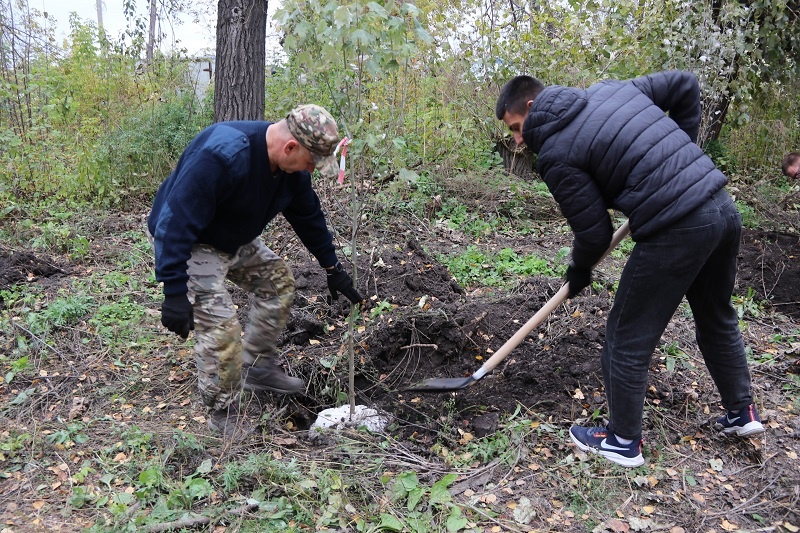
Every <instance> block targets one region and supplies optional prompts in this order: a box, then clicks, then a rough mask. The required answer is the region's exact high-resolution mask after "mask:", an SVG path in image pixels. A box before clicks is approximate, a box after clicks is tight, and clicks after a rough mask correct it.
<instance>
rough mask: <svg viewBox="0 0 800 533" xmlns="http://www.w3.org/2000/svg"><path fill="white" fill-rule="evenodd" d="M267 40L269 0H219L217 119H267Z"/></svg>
mask: <svg viewBox="0 0 800 533" xmlns="http://www.w3.org/2000/svg"><path fill="white" fill-rule="evenodd" d="M266 39H267V1H266V0H219V5H218V11H217V71H216V73H215V74H214V121H215V122H220V121H223V120H264V84H265V74H264V72H265V67H266V44H265V43H266Z"/></svg>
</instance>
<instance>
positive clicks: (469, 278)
mask: <svg viewBox="0 0 800 533" xmlns="http://www.w3.org/2000/svg"><path fill="white" fill-rule="evenodd" d="M438 259H439V260H440V261H441V262H442V263H443V264H444V265H445V266H447V268H448V269H449V270H450V273H451V274H452V275H453V276H454V277H455V278H456V280H458V282H459V283H460V284H461V285H463V286H465V287H470V286H473V285H483V286H487V287H508V286H510V285H513V284H515V283H516V282H517V281H519V280H520V279H521V278H525V277H530V276H536V275H540V276H549V277H558V276H561V275H563V273H564V270H565V268H566V267H565V266H561V267H557V266H553V265H551V264H550V262H548V261H547V260H546V259H542V258H541V257H538V256H536V255H535V254H527V255H520V254H517V252H515V251H514V250H513V249H512V248H503V249H502V250H500V251H499V252H497V253H494V254H491V253H485V252H482V251H481V250H480V249H479V248H478V247H477V246H469V247H468V248H467V249H466V251H464V252H463V253H461V254H458V255H450V256H448V255H444V254H442V255H440V256H439V257H438Z"/></svg>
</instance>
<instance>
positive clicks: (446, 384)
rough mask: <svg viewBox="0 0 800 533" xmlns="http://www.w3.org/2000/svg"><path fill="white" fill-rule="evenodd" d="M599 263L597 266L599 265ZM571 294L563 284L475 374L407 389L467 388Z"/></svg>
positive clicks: (624, 229)
mask: <svg viewBox="0 0 800 533" xmlns="http://www.w3.org/2000/svg"><path fill="white" fill-rule="evenodd" d="M629 231H630V228H629V227H628V221H627V220H626V221H625V222H624V223H623V224H622V225H621V226H620V227H619V229H617V231H616V232H614V236H613V237H612V238H611V245H610V246H609V247H608V250H606V251H605V253H604V254H603V256H602V257H601V258H600V259H599V260H598V261H597V263H600V261H602V260H603V259H605V257H606V256H607V255H608V254H609V253H611V250H613V249H614V248H616V247H617V245H618V244H619V243H620V242H622V240H623V239H624V238H625V237H626V236H627V235H628V232H629ZM597 263H596V264H595V266H597ZM568 294H569V283H565V284H564V285H562V286H561V288H560V289H559V290H558V292H557V293H555V294H554V295H553V297H552V298H550V299H549V300H548V301H547V303H546V304H544V306H543V307H542V308H541V309H539V310H538V311H537V312H536V314H535V315H533V316H532V317H531V318H530V320H528V321H527V322H526V323H525V325H523V326H522V327H521V328H519V330H517V332H516V333H514V335H513V336H512V337H511V338H510V339H508V340H507V341H506V343H505V344H503V345H502V346H501V347H500V349H499V350H497V351H496V352H495V353H494V355H492V356H491V357H490V358H489V359H488V360H487V361H486V362H485V363H483V366H481V367H480V368H479V369H478V370H477V371H476V372H475V373H474V374H472V375H471V376H469V377H467V378H431V379H426V380H425V381H422V382H420V383H418V384H417V385H413V386H411V387H409V388H407V389H406V390H407V391H416V392H450V391H455V390H460V389H464V388H466V387H467V386H468V385H471V384H472V383H474V382H476V381H478V380H479V379H481V378H482V377H483V376H485V375H486V374H488V373H489V372H491V371H492V370H494V368H495V367H496V366H497V365H499V364H500V362H501V361H502V360H503V359H505V358H506V357H507V356H508V354H510V353H511V351H512V350H513V349H514V348H516V347H517V346H519V344H520V343H521V342H522V341H523V340H525V337H527V336H528V333H530V332H531V331H533V329H534V328H535V327H536V326H538V325H539V324H541V323H542V321H543V320H544V319H545V318H547V315H549V314H550V313H552V312H553V310H554V309H555V308H556V307H558V306H559V305H561V303H562V302H563V301H564V300H566V299H567V295H568Z"/></svg>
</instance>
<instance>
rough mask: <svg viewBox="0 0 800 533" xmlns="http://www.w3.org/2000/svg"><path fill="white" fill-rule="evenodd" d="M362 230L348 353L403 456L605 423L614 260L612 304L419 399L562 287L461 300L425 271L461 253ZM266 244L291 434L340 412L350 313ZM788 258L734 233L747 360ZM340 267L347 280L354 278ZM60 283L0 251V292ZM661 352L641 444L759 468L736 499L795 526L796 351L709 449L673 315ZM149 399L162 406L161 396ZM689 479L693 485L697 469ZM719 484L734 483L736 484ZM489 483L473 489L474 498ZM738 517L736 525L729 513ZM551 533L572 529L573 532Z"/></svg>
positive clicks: (771, 326)
mask: <svg viewBox="0 0 800 533" xmlns="http://www.w3.org/2000/svg"><path fill="white" fill-rule="evenodd" d="M364 232H365V233H366V235H367V239H368V240H370V241H371V242H374V243H376V244H375V246H372V247H371V248H370V252H369V253H366V252H363V253H362V254H361V256H360V258H359V264H358V274H357V275H358V283H357V286H358V289H359V291H361V293H362V295H363V296H364V297H365V298H366V299H367V302H368V304H367V307H366V309H364V310H363V313H364V315H365V316H367V317H369V318H368V321H367V322H366V324H365V325H360V326H359V329H358V330H357V331H356V332H355V335H354V341H353V342H354V347H355V354H356V355H355V361H354V366H355V369H356V376H355V385H356V389H357V403H361V404H368V405H370V406H374V407H377V408H379V409H381V410H383V411H384V412H387V413H389V414H390V415H391V416H392V419H393V424H392V425H391V426H390V431H391V432H392V435H393V436H394V438H396V439H397V440H398V442H400V443H402V444H403V446H408V448H409V449H413V450H415V451H417V452H419V453H421V454H431V453H432V452H431V451H430V450H431V445H432V444H434V443H435V442H440V443H441V442H448V439H449V440H450V441H452V442H458V441H459V439H463V435H464V434H465V433H468V434H471V435H474V436H475V437H481V436H485V435H490V434H492V433H493V432H494V431H495V430H497V428H498V425H499V424H501V423H502V421H503V420H506V419H508V417H509V416H511V415H512V414H513V413H515V412H516V411H517V410H519V409H520V408H522V409H527V410H531V411H532V412H536V413H542V414H543V416H544V417H545V419H546V421H548V422H549V423H551V424H552V425H553V426H554V427H556V428H560V429H562V430H563V429H565V428H568V427H569V425H570V424H572V423H574V422H575V421H579V422H584V421H587V420H588V421H589V422H590V423H591V420H590V419H591V416H592V414H593V413H596V412H597V413H602V412H603V411H604V408H605V398H604V391H603V387H602V380H601V376H600V363H599V355H600V351H601V347H602V343H603V340H604V325H605V319H606V316H607V314H608V312H609V310H610V308H611V305H612V303H613V293H612V292H611V290H610V289H611V288H612V287H613V283H614V282H615V281H616V279H617V275H618V272H619V268H620V267H621V265H622V261H623V260H622V259H617V260H614V259H613V258H609V259H608V260H607V262H606V263H605V264H604V265H603V266H601V267H600V268H598V269H597V272H596V276H597V279H598V280H600V281H601V285H604V286H605V287H606V288H607V289H608V290H601V291H599V292H598V291H596V290H595V291H593V292H589V291H587V293H586V294H584V295H582V296H581V297H579V298H576V299H574V300H570V301H567V302H566V303H564V304H563V305H561V306H560V307H559V308H558V309H556V310H555V311H554V312H553V313H552V314H551V315H550V316H549V317H548V319H547V320H546V321H545V322H544V323H543V324H542V325H541V326H539V327H538V328H537V329H536V330H535V331H534V332H532V333H531V334H530V335H529V336H528V337H527V339H526V340H525V341H524V342H523V343H522V344H521V345H519V346H518V347H517V348H516V349H515V350H514V351H513V352H512V353H511V355H510V356H509V357H508V358H507V359H506V360H505V361H504V362H503V363H501V364H500V365H499V366H498V367H497V368H496V369H495V370H494V371H493V372H491V373H490V374H488V375H487V376H485V377H484V378H482V379H480V380H479V381H478V382H477V383H474V384H472V385H471V386H469V387H467V388H465V389H463V390H459V391H457V392H448V393H438V394H433V393H421V392H413V391H408V390H407V389H408V388H409V387H411V386H413V385H415V384H417V383H419V382H421V381H423V380H425V379H427V378H443V377H459V378H464V377H468V376H470V375H472V373H473V372H475V371H476V370H477V369H478V368H479V367H480V366H481V365H482V364H483V361H485V360H486V359H487V358H488V357H490V356H491V354H492V353H493V352H494V351H495V350H497V349H498V348H499V347H500V346H501V345H502V344H503V343H504V342H505V341H506V340H507V339H508V338H509V337H511V336H512V335H513V334H514V333H515V332H516V331H517V330H518V329H519V328H520V327H521V326H522V324H524V323H525V321H526V320H527V319H528V318H529V317H530V316H531V315H533V314H534V313H535V312H536V311H537V310H538V309H539V308H540V307H541V306H542V305H543V304H544V303H545V302H546V301H547V300H548V299H549V298H550V297H551V296H552V295H553V294H554V293H555V292H556V291H557V290H558V288H559V287H560V285H561V280H559V279H555V278H549V277H543V276H536V277H531V278H528V279H525V280H523V281H522V282H521V283H520V284H519V285H518V286H516V287H515V288H514V289H512V290H509V291H505V290H502V291H501V290H496V289H487V288H480V287H479V288H467V289H464V288H462V287H461V286H459V285H458V284H457V283H456V282H455V281H454V279H453V277H452V275H451V274H450V272H449V271H448V270H447V268H445V267H444V266H443V265H442V264H441V263H440V262H438V261H437V260H436V254H437V253H438V252H440V251H449V250H452V246H453V243H454V242H457V241H458V240H459V239H460V237H458V236H454V235H452V231H449V230H448V231H440V230H434V229H431V228H430V227H428V228H424V229H411V230H408V229H403V230H398V231H397V232H394V233H392V232H389V233H392V237H389V238H387V237H386V236H385V235H384V236H383V237H381V240H374V241H373V240H372V236H371V235H370V233H369V228H365V229H364ZM269 235H271V236H272V237H273V238H274V240H273V241H272V242H269V243H268V244H269V245H270V246H271V247H272V248H273V249H275V250H276V251H278V252H279V253H280V254H281V255H282V256H284V257H287V259H288V260H289V263H290V264H291V267H292V270H293V272H294V275H295V278H296V282H297V300H296V302H295V305H294V307H293V311H292V314H291V317H290V320H289V323H288V325H287V327H286V329H285V331H284V333H283V334H282V335H281V337H280V350H281V362H282V363H283V364H284V366H285V367H286V368H287V370H288V371H289V372H290V373H292V374H295V375H299V376H301V377H303V378H304V379H305V380H306V382H307V383H308V388H307V390H306V393H305V394H302V395H297V396H294V397H290V398H284V397H272V396H266V397H264V401H266V402H267V403H270V404H273V405H276V406H277V407H280V409H281V412H282V413H284V416H285V417H286V418H287V419H288V420H289V421H290V422H291V423H290V424H289V426H288V427H291V428H293V429H294V430H295V431H297V432H298V433H302V432H303V431H304V430H306V429H308V428H309V426H310V425H311V423H312V422H313V421H314V419H315V418H316V414H317V413H318V412H319V411H321V410H322V409H325V408H328V407H331V406H334V405H335V404H336V403H337V402H340V400H341V397H338V396H337V395H336V394H335V392H336V391H333V392H332V390H331V386H330V385H331V383H339V389H338V390H340V391H346V390H347V358H346V355H344V354H345V348H346V346H347V341H346V340H344V336H343V333H344V332H345V331H346V330H347V329H348V320H347V313H348V311H349V305H347V302H346V300H344V299H343V298H340V299H339V300H338V301H332V302H331V301H330V300H329V297H328V293H327V288H326V285H325V278H324V275H322V274H321V272H320V269H319V266H318V265H317V264H316V263H315V262H314V261H313V260H312V258H310V256H308V254H307V253H305V252H304V251H303V249H302V247H301V246H300V245H299V244H298V243H297V241H296V239H294V238H293V236H292V234H291V230H290V229H289V228H287V227H283V226H281V225H278V226H277V227H275V228H272V229H271V230H270V232H269ZM568 244H569V238H568V235H566V234H565V233H564V232H563V231H553V232H544V233H539V234H535V235H531V236H530V237H527V238H525V239H522V240H518V241H516V242H515V243H514V244H513V245H515V246H517V247H518V248H519V249H526V250H538V251H539V252H540V253H541V255H543V256H548V255H549V256H552V255H553V254H554V253H555V252H556V251H557V250H558V249H559V248H560V247H562V246H565V245H568ZM498 245H501V246H505V245H508V243H505V242H499V243H498ZM798 258H800V241H799V240H798V236H797V235H796V234H785V233H778V232H764V231H755V230H746V231H745V232H744V235H743V239H742V247H741V254H740V266H739V281H738V286H737V294H738V295H739V296H740V297H742V298H744V299H749V301H753V302H756V303H757V304H760V306H758V305H757V307H758V308H759V309H760V310H761V312H762V313H763V314H764V316H766V317H768V318H763V317H761V318H759V317H754V316H748V317H745V319H746V320H747V321H748V322H747V327H746V329H745V340H746V342H747V344H748V346H750V347H751V348H753V349H755V350H759V349H762V348H764V347H765V346H767V344H768V340H769V339H770V338H772V337H773V336H774V335H776V334H784V335H790V334H797V333H798V332H800V279H798V278H799V277H800V267H798ZM346 267H347V268H348V270H349V271H352V265H351V264H347V265H346ZM70 270H71V265H70V264H68V263H67V264H65V263H64V262H62V263H61V264H56V262H55V261H54V260H53V259H50V258H48V257H44V256H37V255H36V254H34V253H32V252H30V251H12V250H9V249H0V289H2V288H6V287H8V286H10V285H13V284H18V283H42V284H47V283H53V280H54V279H58V278H59V277H61V276H65V275H69V272H70ZM48 280H50V281H48ZM231 290H232V292H233V294H234V298H235V301H236V302H237V303H238V304H239V306H240V318H241V321H242V322H243V323H246V322H247V308H248V306H247V295H246V294H244V293H242V292H241V291H239V290H238V289H236V288H235V287H233V286H232V287H231ZM0 305H2V302H0ZM154 311H155V310H154ZM154 314H156V313H154ZM153 322H154V324H155V322H156V319H155V318H154V319H153ZM359 324H361V323H359ZM662 340H663V342H664V344H665V345H668V344H673V343H674V344H676V345H678V346H680V349H681V350H682V351H683V352H684V353H685V354H686V357H687V360H688V361H689V362H690V363H691V366H686V367H683V368H682V367H681V366H680V365H679V366H678V367H676V368H668V365H667V361H666V359H667V356H666V354H665V353H657V354H656V356H655V357H654V358H653V362H652V365H651V370H652V371H651V374H650V385H649V389H648V395H647V416H646V418H645V426H644V436H645V440H646V442H647V441H648V440H651V439H652V440H653V441H655V442H658V443H660V444H661V445H667V446H674V447H675V448H676V449H679V448H680V449H685V448H684V447H687V446H691V447H692V450H695V449H697V448H698V447H699V449H703V448H706V449H709V448H712V449H714V450H715V451H714V452H713V454H712V456H713V457H717V456H719V457H722V458H723V459H724V460H725V464H726V465H728V464H730V465H733V466H731V468H733V469H735V470H737V471H739V472H746V471H748V469H749V468H751V467H753V468H757V470H756V472H757V473H756V474H753V475H754V476H757V477H758V479H753V483H752V484H751V485H752V486H749V487H744V488H739V485H737V488H739V490H742V491H744V492H743V496H742V500H747V501H750V502H757V504H758V505H757V506H756V507H757V508H758V512H759V513H760V514H761V515H762V516H764V515H766V516H767V518H768V520H767V521H768V523H771V524H775V523H780V522H785V523H789V524H795V525H800V514H799V513H798V506H797V502H798V498H799V496H798V493H797V491H798V486H800V476H798V471H797V465H796V461H793V460H792V457H794V458H795V459H796V452H797V451H798V450H800V442H798V436H799V435H800V423H798V420H797V417H796V416H794V415H792V414H791V413H792V411H791V408H787V407H786V401H785V400H784V399H783V397H781V396H780V386H779V385H777V384H776V383H778V381H776V380H775V376H785V375H787V374H791V373H792V372H796V371H797V369H798V352H797V348H796V347H795V346H785V347H784V348H781V349H779V350H778V351H777V353H773V354H772V355H773V356H774V357H773V359H772V360H771V361H770V365H769V366H765V365H758V364H756V365H754V368H753V382H754V389H755V392H756V395H757V398H758V404H759V408H760V410H761V414H762V417H763V419H764V421H765V423H766V424H767V425H768V427H769V428H770V430H772V431H773V435H774V437H772V438H770V437H767V440H766V441H764V440H756V439H750V440H745V441H736V442H733V441H730V440H725V439H720V438H719V437H718V436H716V434H715V433H714V432H713V430H712V428H711V427H710V425H709V422H710V421H711V420H713V419H714V417H717V416H719V415H720V414H721V413H722V412H723V411H722V410H721V406H720V405H719V397H718V395H717V393H716V391H715V389H714V386H713V384H712V383H711V382H710V379H709V378H708V375H707V373H705V372H704V369H703V367H702V360H701V357H700V355H699V353H698V352H697V349H696V346H695V344H694V338H693V330H692V327H691V319H690V318H689V317H688V314H687V313H686V311H685V309H681V310H679V311H678V312H677V313H676V317H675V319H674V320H673V322H672V323H671V324H670V326H669V327H668V329H667V331H665V333H664V338H663V339H662ZM764 349H767V348H764ZM768 350H770V351H771V352H775V350H774V349H772V348H769V349H768ZM323 362H324V364H322V363H323ZM154 368H157V366H156V365H154ZM168 371H169V372H172V373H174V372H175V367H174V366H173V367H171V369H170V367H169V365H166V364H165V365H164V372H165V373H166V372H168ZM179 371H180V374H181V375H182V376H183V377H182V378H181V379H180V380H177V378H176V381H177V382H180V383H181V384H182V385H181V386H182V387H186V386H189V385H191V382H192V379H193V377H192V363H191V359H190V357H189V356H186V357H185V360H184V362H183V363H182V366H181V368H180V369H179ZM172 381H173V378H172V375H171V377H170V382H172ZM170 386H174V383H170ZM153 394H154V395H155V396H157V395H158V394H160V391H154V392H153ZM166 394H168V393H166ZM284 427H287V426H286V425H284ZM567 440H568V439H567ZM698 443H699V444H698ZM562 445H563V447H562ZM562 445H559V448H560V449H561V450H563V453H562V455H564V454H566V453H568V450H569V449H570V447H569V446H567V442H562ZM770 447H774V449H772V448H770ZM654 449H655V447H653V450H654ZM654 453H656V452H655V451H650V449H649V448H648V451H647V457H648V459H649V460H651V461H653V460H657V459H658V458H657V457H656V456H655V455H653V454H654ZM686 453H690V452H689V451H687V452H686ZM792 454H794V456H793V455H792ZM707 466H708V465H707V464H706V467H707ZM698 469H699V470H701V471H702V466H700V467H698ZM726 473H727V475H728V476H734V475H735V473H734V472H733V471H726ZM778 480H782V481H778ZM490 481H492V480H490V479H482V481H481V482H482V484H483V486H485V485H486V484H487V483H489V482H490ZM495 481H496V480H495ZM745 485H747V484H745ZM470 488H471V489H476V486H472V485H471V486H470ZM679 488H680V487H675V488H674V490H678V489H679ZM684 488H685V487H684ZM476 490H477V489H476ZM532 497H533V496H532ZM536 497H537V498H538V500H537V501H540V500H541V501H543V502H546V501H547V495H546V494H539V495H537V496H536ZM707 497H708V498H711V496H707ZM722 498H723V499H724V497H722ZM765 500H766V501H768V502H769V501H771V502H773V503H774V502H778V503H777V504H775V507H774V509H773V511H772V513H773V514H770V511H769V510H768V509H767V508H765V507H764V505H765V504H764V503H763V502H764V501H765ZM737 501H741V500H737ZM542 505H543V506H544V505H546V503H543V504H542ZM686 512H687V511H686V509H685V508H684V507H680V506H676V507H675V511H674V517H673V518H674V522H673V523H676V524H680V525H682V526H683V527H684V530H685V531H692V530H698V531H699V530H708V529H709V528H711V529H713V527H712V526H711V525H710V523H706V522H704V521H703V520H705V518H704V517H702V516H700V515H702V513H701V512H700V511H698V510H697V509H694V510H693V511H691V512H689V516H688V517H686V516H681V515H682V514H685V513H686ZM731 512H733V511H731ZM698 513H700V514H698ZM733 514H737V513H733ZM738 514H739V515H743V514H745V511H742V510H741V509H739V511H738ZM698 516H700V518H698ZM698 519H700V522H696V523H699V524H705V525H703V526H701V527H700V526H699V527H700V529H693V528H692V523H695V521H696V520H698ZM744 523H745V524H746V527H751V526H753V525H754V524H755V525H757V524H756V523H755V522H753V521H752V520H751V519H749V518H748V519H744ZM714 524H718V521H716V522H714ZM556 529H563V530H575V531H583V529H582V528H581V527H580V526H579V525H576V524H573V525H572V526H564V527H563V528H561V527H559V528H556ZM776 530H777V529H776Z"/></svg>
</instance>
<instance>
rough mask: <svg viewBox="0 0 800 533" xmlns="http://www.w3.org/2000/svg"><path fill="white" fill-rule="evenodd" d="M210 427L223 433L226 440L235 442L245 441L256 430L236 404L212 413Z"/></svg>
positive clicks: (209, 420) (209, 419)
mask: <svg viewBox="0 0 800 533" xmlns="http://www.w3.org/2000/svg"><path fill="white" fill-rule="evenodd" d="M208 427H210V428H211V429H212V430H213V431H217V432H219V433H221V434H222V436H223V437H225V438H226V439H235V440H240V439H243V438H244V437H246V436H247V435H250V434H251V433H253V432H254V431H255V429H256V428H255V427H253V425H252V424H251V423H250V421H249V420H248V419H247V415H245V414H244V413H243V412H242V411H241V410H240V409H239V404H238V403H236V402H234V403H232V404H230V405H229V406H228V407H226V408H224V409H217V410H216V411H212V412H211V414H210V415H209V417H208Z"/></svg>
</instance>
